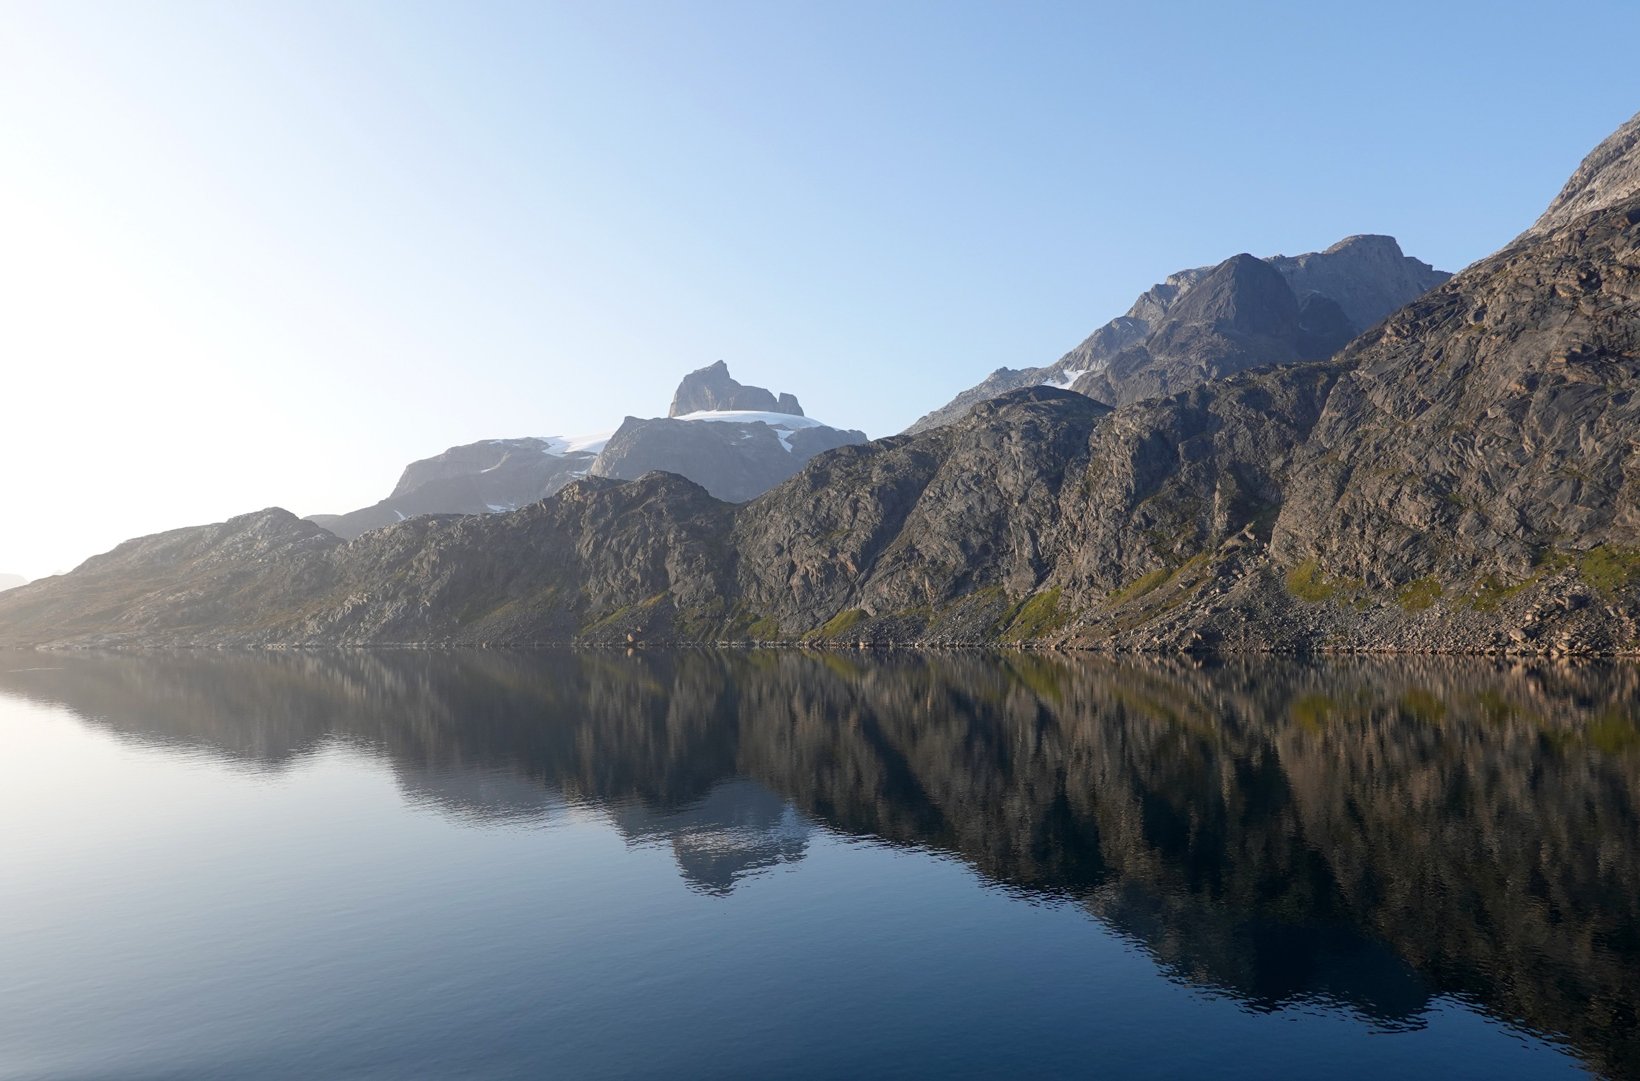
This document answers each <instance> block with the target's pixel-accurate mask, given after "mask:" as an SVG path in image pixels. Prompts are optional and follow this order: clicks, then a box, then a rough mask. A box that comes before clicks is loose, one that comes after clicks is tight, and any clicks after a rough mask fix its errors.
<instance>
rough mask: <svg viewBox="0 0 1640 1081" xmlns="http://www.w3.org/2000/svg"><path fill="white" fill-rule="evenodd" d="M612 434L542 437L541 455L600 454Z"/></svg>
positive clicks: (594, 433)
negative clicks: (543, 445) (543, 444)
mask: <svg viewBox="0 0 1640 1081" xmlns="http://www.w3.org/2000/svg"><path fill="white" fill-rule="evenodd" d="M614 434H615V433H614V432H593V433H592V434H591V435H549V436H543V437H542V440H541V441H542V442H544V443H545V444H546V446H545V447H542V448H541V453H542V454H551V455H553V456H555V457H563V456H564V455H566V454H601V453H603V449H604V444H605V443H608V442H609V437H610V436H612V435H614Z"/></svg>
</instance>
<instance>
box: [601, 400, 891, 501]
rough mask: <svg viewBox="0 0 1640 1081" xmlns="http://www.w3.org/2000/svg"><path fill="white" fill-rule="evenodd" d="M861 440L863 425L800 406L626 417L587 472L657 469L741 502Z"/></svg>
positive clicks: (617, 474) (629, 474) (637, 473)
mask: <svg viewBox="0 0 1640 1081" xmlns="http://www.w3.org/2000/svg"><path fill="white" fill-rule="evenodd" d="M783 397H790V396H789V395H784V396H783ZM865 441H866V436H865V433H864V432H858V431H842V430H841V429H838V428H831V427H828V426H826V425H824V424H822V423H820V422H819V421H817V420H815V419H814V418H812V417H805V416H803V415H802V414H801V413H782V412H756V411H753V410H746V409H726V410H703V411H701V412H697V413H687V414H684V415H682V416H677V417H659V418H655V419H652V420H640V419H639V418H637V417H627V418H626V420H625V421H623V422H622V423H621V426H620V428H618V429H616V431H615V434H614V435H612V436H610V437H609V442H608V443H607V444H606V445H605V446H604V448H603V452H602V453H601V454H599V455H598V459H597V461H596V462H594V463H593V464H592V467H591V469H590V470H589V473H590V475H591V476H594V477H610V478H612V479H616V480H635V479H636V478H638V477H641V476H643V475H644V474H645V473H649V472H652V471H654V470H657V469H660V470H665V471H667V472H670V473H677V474H679V475H680V476H684V477H688V478H689V479H691V480H693V481H696V482H697V483H699V484H700V485H701V487H703V488H705V489H706V490H707V491H708V492H710V493H712V495H714V496H716V497H717V498H719V499H724V500H728V501H729V502H731V503H742V502H745V501H746V500H748V499H753V498H756V497H757V496H760V495H762V494H763V493H764V492H766V491H768V490H769V489H770V488H773V487H774V486H775V485H777V484H779V483H780V482H781V481H783V480H785V479H786V478H788V477H790V476H792V475H793V474H794V473H796V472H797V471H798V470H799V469H801V468H802V467H803V465H804V463H806V462H807V461H808V460H809V459H810V458H813V457H814V456H815V455H816V454H819V453H820V452H821V451H826V450H831V449H833V448H834V447H843V446H848V445H850V444H853V443H864V442H865Z"/></svg>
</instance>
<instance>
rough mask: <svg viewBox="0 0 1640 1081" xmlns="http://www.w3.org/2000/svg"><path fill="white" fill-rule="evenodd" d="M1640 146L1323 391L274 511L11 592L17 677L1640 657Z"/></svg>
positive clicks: (1334, 371)
mask: <svg viewBox="0 0 1640 1081" xmlns="http://www.w3.org/2000/svg"><path fill="white" fill-rule="evenodd" d="M1621 135H1622V133H1621V132H1620V133H1619V136H1621ZM1619 136H1614V137H1613V138H1614V139H1618V138H1619ZM1625 145H1626V146H1627V147H1628V148H1627V149H1622V147H1623V146H1625ZM1617 146H1618V149H1617V150H1616V151H1614V150H1613V148H1612V147H1610V146H1606V145H1605V144H1603V146H1602V148H1601V149H1598V150H1597V151H1596V152H1595V154H1593V155H1591V156H1590V162H1594V163H1595V164H1594V165H1592V166H1591V165H1590V164H1589V163H1588V162H1586V163H1585V168H1584V170H1580V175H1584V180H1583V182H1582V186H1581V187H1579V188H1578V189H1576V190H1574V191H1572V192H1571V194H1570V195H1569V196H1567V195H1565V194H1563V196H1562V198H1563V199H1565V198H1569V199H1570V200H1573V201H1575V202H1576V205H1579V206H1582V207H1585V208H1587V209H1586V210H1585V212H1584V213H1583V214H1581V215H1580V216H1576V217H1572V218H1570V219H1568V220H1565V221H1563V222H1562V223H1561V224H1558V225H1555V226H1553V227H1552V228H1549V229H1546V230H1542V231H1537V230H1534V231H1529V232H1528V233H1527V234H1524V235H1523V236H1522V237H1521V238H1519V239H1517V240H1516V241H1515V242H1513V243H1511V244H1510V245H1509V246H1508V247H1506V248H1504V249H1503V250H1502V251H1500V252H1498V253H1497V254H1495V255H1493V256H1491V257H1489V258H1486V259H1483V260H1481V261H1479V262H1477V263H1475V264H1474V265H1472V266H1470V267H1469V268H1468V269H1466V270H1465V271H1464V272H1462V273H1461V274H1459V275H1458V276H1456V277H1454V278H1452V279H1451V280H1449V281H1447V282H1446V283H1444V284H1442V285H1440V286H1438V287H1437V288H1436V289H1434V290H1433V291H1431V292H1429V293H1427V294H1425V295H1424V296H1422V297H1420V298H1418V299H1416V300H1414V301H1413V302H1412V303H1410V304H1409V305H1407V306H1406V307H1404V308H1402V309H1401V310H1399V311H1397V312H1396V313H1394V314H1393V315H1391V316H1390V317H1389V318H1388V319H1386V320H1384V321H1382V322H1380V323H1379V324H1378V325H1377V326H1375V327H1374V328H1373V329H1371V330H1370V331H1368V332H1367V333H1365V334H1363V335H1361V336H1360V337H1358V338H1357V339H1355V340H1354V341H1353V342H1351V343H1350V344H1349V345H1348V346H1347V347H1346V348H1344V349H1343V350H1341V351H1340V352H1338V353H1337V354H1336V355H1335V356H1334V357H1332V358H1331V359H1330V360H1327V361H1322V362H1311V363H1293V364H1285V365H1278V366H1275V367H1259V368H1254V369H1250V370H1246V371H1241V372H1238V373H1236V374H1234V375H1230V376H1228V377H1224V378H1219V379H1213V380H1211V381H1208V382H1204V383H1200V384H1199V385H1196V386H1193V387H1190V388H1189V389H1186V390H1182V391H1179V392H1176V393H1172V394H1170V395H1168V396H1166V397H1156V398H1148V399H1144V400H1140V401H1135V402H1132V403H1130V404H1126V405H1122V406H1120V407H1118V408H1116V409H1114V410H1112V409H1111V408H1110V407H1108V406H1105V405H1102V404H1100V403H1098V402H1096V401H1094V400H1093V399H1091V398H1089V397H1087V396H1085V395H1081V394H1077V393H1074V392H1071V391H1067V390H1063V389H1060V388H1056V387H1048V386H1033V387H1027V388H1023V389H1017V390H1013V391H1010V392H1007V393H1005V394H1003V395H1001V396H1000V397H997V398H994V399H992V400H990V401H987V402H983V403H981V404H979V405H978V406H976V407H975V408H973V409H972V410H970V411H969V412H968V413H967V414H966V415H964V416H962V417H961V418H960V419H959V420H957V421H955V422H953V423H951V424H947V425H943V426H940V427H936V428H932V429H930V430H926V431H922V432H919V433H917V434H913V435H900V436H893V437H890V438H887V439H880V440H876V441H874V442H871V443H868V444H863V445H854V446H845V447H840V448H837V449H835V450H831V451H828V452H825V453H821V454H819V455H817V456H816V457H815V458H814V459H813V460H812V461H810V462H809V463H808V464H807V465H806V466H805V467H804V468H803V469H802V470H801V471H800V472H798V473H797V475H796V476H794V477H792V478H791V479H790V480H788V481H786V482H785V483H783V484H781V485H779V486H778V487H776V488H774V489H773V490H772V491H770V492H768V493H766V494H765V495H763V496H761V497H759V498H757V499H754V500H752V501H750V502H748V503H744V504H739V505H736V504H730V503H726V502H722V501H720V500H717V499H714V498H712V496H711V495H710V494H709V493H708V492H707V491H706V490H705V489H703V488H702V487H701V486H699V485H698V484H695V483H692V482H690V481H688V480H686V479H684V478H682V477H679V476H676V475H672V474H667V473H649V474H646V475H644V476H643V477H640V478H638V479H637V480H633V481H626V482H617V481H612V480H609V479H605V478H601V477H596V476H589V477H587V478H585V479H583V480H579V481H576V482H574V483H571V484H569V485H567V486H566V487H565V488H564V489H563V490H561V491H560V492H559V493H558V494H557V495H556V496H554V497H552V498H550V499H547V500H544V501H542V502H538V503H534V504H531V505H529V506H526V507H523V508H521V509H520V510H518V511H515V512H512V513H508V514H495V515H485V516H476V517H460V518H447V517H437V516H434V517H425V518H417V519H412V520H410V521H406V522H402V523H399V524H397V525H393V526H389V527H387V528H385V529H381V530H377V531H376V532H374V533H371V534H369V535H367V536H366V537H364V538H361V539H360V540H358V541H355V542H353V543H351V544H343V543H342V542H341V541H339V540H338V539H337V538H335V537H334V536H333V535H331V534H329V533H327V532H325V531H324V530H322V529H319V528H318V527H317V526H314V525H312V524H311V523H306V522H302V521H300V520H298V519H296V518H295V517H294V516H292V515H289V514H288V513H286V512H283V511H278V510H270V511H264V512H259V513H257V514H254V515H246V516H243V517H241V518H237V519H233V520H231V521H229V522H227V523H223V524H221V525H215V526H205V527H198V528H194V529H186V530H178V531H174V532H172V533H168V534H160V535H158V536H156V537H149V538H142V539H139V540H136V541H129V542H127V543H126V544H123V545H121V546H120V547H118V548H116V549H115V550H114V551H112V552H110V553H108V554H106V555H104V556H99V557H96V558H94V559H92V560H88V561H87V562H86V563H85V564H84V565H83V566H81V567H80V568H79V569H77V570H76V571H75V572H73V573H72V574H70V575H67V576H63V577H60V578H54V579H49V580H46V581H44V582H37V583H34V584H32V585H29V586H25V587H22V588H21V589H17V590H13V591H10V592H9V593H7V594H5V595H4V596H3V597H0V644H4V645H40V644H55V645H65V644H72V645H90V644H104V645H119V644H137V645H147V646H152V645H222V644H229V645H318V644H337V643H343V644H385V643H429V644H457V645H462V644H474V645H476V644H486V643H488V644H530V643H544V642H562V641H570V640H576V641H583V642H591V643H597V642H609V643H614V642H626V641H632V640H636V641H639V642H699V641H711V640H729V641H749V640H755V641H785V642H791V641H799V640H802V641H808V642H831V643H837V644H843V643H847V644H854V643H977V642H997V641H1018V642H1038V643H1047V644H1059V645H1067V646H1075V647H1085V648H1096V649H1105V650H1117V651H1120V650H1162V651H1179V650H1219V651H1243V650H1280V651H1289V650H1292V651H1296V650H1369V651H1376V650H1383V651H1434V652H1446V651H1456V652H1482V653H1549V654H1566V653H1591V652H1593V653H1636V652H1640V547H1637V544H1636V541H1637V538H1640V440H1637V439H1636V437H1635V433H1636V432H1640V398H1637V397H1636V393H1635V392H1636V390H1637V389H1640V194H1627V195H1625V194H1623V193H1624V191H1625V190H1626V189H1625V188H1624V186H1623V185H1622V184H1617V183H1614V182H1613V181H1612V180H1611V177H1613V176H1618V177H1620V176H1623V175H1626V171H1627V170H1629V169H1630V168H1631V167H1632V165H1633V163H1634V159H1635V156H1636V155H1637V154H1640V149H1636V148H1635V147H1634V146H1633V145H1632V143H1629V144H1624V143H1622V142H1621V141H1619V143H1618V144H1617ZM1269 269H1272V268H1271V267H1270V266H1269V264H1267V263H1265V264H1262V267H1261V265H1260V261H1258V260H1249V259H1245V258H1238V259H1233V260H1230V261H1229V262H1228V263H1227V264H1221V265H1220V267H1217V268H1214V269H1213V270H1212V271H1210V272H1209V273H1208V274H1205V275H1202V276H1200V277H1198V278H1196V279H1194V280H1193V281H1192V282H1191V283H1190V286H1189V288H1188V289H1185V290H1182V298H1181V296H1175V297H1173V299H1172V300H1170V301H1169V302H1168V305H1167V307H1168V309H1169V310H1168V312H1167V313H1166V317H1165V318H1163V319H1161V320H1160V321H1159V322H1158V324H1157V326H1156V327H1155V329H1154V330H1152V331H1151V332H1150V334H1151V336H1154V335H1158V334H1168V335H1169V336H1168V337H1167V338H1166V343H1167V344H1168V345H1169V347H1170V348H1173V349H1174V353H1173V354H1172V355H1175V356H1176V355H1188V347H1189V346H1190V343H1192V342H1197V341H1203V340H1207V339H1208V338H1209V337H1210V336H1213V335H1217V336H1219V337H1222V338H1223V339H1225V340H1226V341H1231V342H1240V343H1246V342H1252V341H1256V340H1258V339H1259V338H1261V337H1267V336H1270V335H1271V334H1272V329H1271V328H1276V329H1280V328H1283V327H1286V328H1291V327H1293V326H1297V327H1299V328H1301V329H1302V328H1303V327H1304V317H1303V315H1302V312H1303V310H1304V309H1303V306H1302V304H1301V302H1299V301H1298V300H1297V298H1296V296H1293V297H1286V298H1285V299H1283V294H1281V293H1280V291H1279V290H1278V289H1276V288H1275V287H1274V283H1273V282H1272V279H1271V275H1270V274H1269V273H1268V270H1269ZM1215 279H1216V283H1215ZM1221 285H1222V286H1223V288H1220V286H1221ZM1204 286H1206V287H1207V288H1203V287H1204ZM1197 289H1203V291H1202V292H1201V293H1200V295H1199V296H1197V297H1196V299H1194V300H1190V294H1191V292H1193V291H1194V290H1197ZM1289 290H1290V286H1289ZM1185 301H1189V304H1188V305H1185V303H1184V302H1185ZM1336 303H1337V302H1335V304H1336ZM1181 305H1184V306H1183V307H1181ZM1337 306H1338V307H1339V308H1340V309H1341V308H1342V305H1341V304H1338V305H1337ZM1295 307H1296V309H1297V312H1298V313H1299V314H1298V315H1296V316H1295V314H1294V310H1295ZM1175 326H1176V327H1177V328H1178V329H1176V330H1174V329H1171V328H1173V327H1175ZM1148 348H1149V347H1148V346H1147V349H1148Z"/></svg>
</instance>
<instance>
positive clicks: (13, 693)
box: [0, 653, 1640, 1081]
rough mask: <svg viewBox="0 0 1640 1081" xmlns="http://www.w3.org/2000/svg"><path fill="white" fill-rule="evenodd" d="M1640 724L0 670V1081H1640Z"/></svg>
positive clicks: (460, 664) (957, 674) (846, 671)
mask: <svg viewBox="0 0 1640 1081" xmlns="http://www.w3.org/2000/svg"><path fill="white" fill-rule="evenodd" d="M8 669H34V670H11V671H8ZM1637 701H1640V678H1637V673H1636V671H1635V669H1633V668H1625V667H1610V666H1608V667H1601V666H1595V667H1576V668H1537V667H1516V666H1499V665H1490V664H1483V663H1478V662H1417V661H1413V662H1406V661H1403V662H1396V663H1376V662H1340V663H1329V664H1317V665H1307V664H1299V663H1288V662H1274V661H1261V662H1256V663H1246V664H1228V665H1223V666H1214V667H1205V668H1197V667H1191V666H1188V665H1183V664H1178V665H1165V664H1164V665H1158V664H1137V663H1136V664H1111V663H1101V662H1092V661H1076V662H1072V663H1061V662H1058V661H1055V660H1051V659H1046V658H1039V657H1034V656H1010V657H1005V658H986V657H978V656H949V655H942V656H932V657H919V656H893V657H886V658H876V659H871V658H864V657H856V656H854V655H804V654H797V653H762V654H759V653H752V654H729V655H721V654H711V653H687V654H678V655H638V656H630V657H628V656H619V655H614V654H587V655H570V654H547V655H533V654H489V653H480V654H468V655H455V656H451V655H437V654H412V655H387V656H382V655H371V654H343V655H334V656H269V657H251V656H189V657H181V658H140V657H74V656H69V657H61V658H59V657H35V656H31V655H10V656H4V657H0V816H3V817H0V823H3V828H0V1078H5V1079H12V1078H28V1079H31V1081H32V1079H46V1081H51V1079H69V1078H73V1079H104V1078H107V1079H114V1078H121V1079H124V1078H133V1079H159V1078H186V1079H193V1078H201V1079H203V1078H242V1079H252V1081H254V1079H261V1078H303V1079H308V1078H475V1079H488V1078H542V1077H563V1078H597V1077H611V1078H614V1077H621V1078H625V1077H691V1078H692V1077H702V1078H706V1077H711V1078H716V1077H745V1078H785V1077H816V1078H819V1077H925V1076H926V1077H1104V1078H1129V1077H1144V1078H1177V1077H1193V1076H1201V1077H1219V1078H1269V1077H1402V1076H1408V1077H1424V1076H1430V1077H1442V1078H1487V1079H1492V1078H1514V1077H1520V1078H1525V1077H1531V1078H1537V1077H1561V1076H1582V1075H1585V1074H1589V1073H1593V1074H1597V1075H1608V1076H1613V1077H1640V1021H1637V1012H1640V821H1637V811H1640V728H1637V720H1636V719H1637V715H1640V708H1637V705H1636V703H1637Z"/></svg>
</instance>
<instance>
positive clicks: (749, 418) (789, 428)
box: [672, 409, 826, 453]
mask: <svg viewBox="0 0 1640 1081" xmlns="http://www.w3.org/2000/svg"><path fill="white" fill-rule="evenodd" d="M672 419H674V420H689V421H710V422H714V423H719V424H767V425H768V426H769V427H771V428H773V429H774V434H775V436H776V438H778V439H779V440H780V445H781V446H783V447H785V448H786V451H787V452H788V453H790V452H791V449H792V433H793V432H795V431H796V430H797V429H799V428H824V427H825V426H826V425H825V422H824V421H819V420H815V419H814V418H813V417H799V416H795V415H793V414H791V413H765V412H763V411H762V410H758V409H702V410H701V411H700V412H698V413H685V414H684V415H683V416H681V417H674V418H672Z"/></svg>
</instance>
